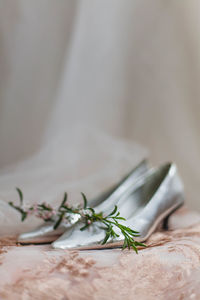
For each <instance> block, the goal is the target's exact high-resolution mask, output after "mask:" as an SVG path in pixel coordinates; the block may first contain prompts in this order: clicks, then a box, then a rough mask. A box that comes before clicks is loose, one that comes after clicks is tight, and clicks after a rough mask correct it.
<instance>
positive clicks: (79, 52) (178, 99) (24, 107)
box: [0, 0, 200, 209]
mask: <svg viewBox="0 0 200 300" xmlns="http://www.w3.org/2000/svg"><path fill="white" fill-rule="evenodd" d="M199 12H200V2H199V1H198V0H190V1H187V0H182V1H178V0H177V1H176V0H173V1H171V0H168V1H166V0H123V1H122V0H84V1H83V0H73V1H71V0H59V1H55V0H42V1H41V0H34V1H33V0H16V1H12V0H6V1H4V0H0V186H1V192H0V196H1V199H3V200H4V199H5V200H7V199H9V196H10V192H9V190H10V189H11V188H12V189H13V187H15V186H16V185H17V184H18V183H19V184H21V186H23V184H24V185H26V186H31V185H33V180H34V178H38V174H40V175H41V174H44V176H43V179H41V177H40V188H39V183H38V186H37V189H38V190H39V192H41V190H42V188H41V182H43V183H44V184H43V188H44V187H46V186H45V184H46V182H47V181H48V176H49V174H50V173H51V172H55V174H59V175H58V176H54V179H52V181H51V187H52V185H53V184H54V182H55V184H57V186H58V187H59V180H58V178H59V176H62V174H60V173H59V172H60V171H59V166H60V165H62V163H63V164H64V166H65V168H66V169H68V170H69V169H70V168H71V170H72V169H73V163H72V162H73V161H74V160H73V159H71V158H70V157H72V156H73V157H74V155H75V152H76V156H77V157H79V154H80V155H83V152H84V153H85V154H84V155H86V156H87V154H88V156H87V159H84V157H85V156H83V157H82V160H81V162H80V161H79V164H78V167H77V168H76V172H74V173H73V179H74V180H78V178H79V177H80V173H81V176H82V177H84V176H86V174H85V173H84V168H83V166H84V163H85V164H86V162H90V164H91V167H92V166H94V165H95V164H96V161H97V160H98V159H99V158H98V157H99V156H98V151H100V150H99V149H101V151H103V152H105V149H107V148H106V147H108V148H109V147H110V146H108V140H109V139H110V141H111V142H110V143H111V144H112V147H111V148H110V150H109V151H110V152H109V157H111V158H112V157H116V159H115V161H116V163H117V159H118V156H117V155H118V154H116V153H117V152H118V151H119V152H120V153H122V152H123V155H124V157H125V156H126V154H127V153H129V154H128V155H129V157H130V156H131V154H130V152H128V151H129V150H127V148H126V147H127V146H123V145H130V144H131V145H132V144H133V145H134V147H136V148H137V149H136V150H134V151H135V152H134V153H137V155H138V153H139V154H140V155H141V157H146V156H147V154H146V153H147V152H148V153H149V154H148V155H149V158H150V161H151V163H152V164H154V165H158V164H160V163H162V162H165V161H169V160H171V161H175V162H176V163H177V165H178V168H179V171H180V174H181V175H182V178H183V180H184V183H185V188H186V194H187V205H188V206H189V207H192V208H194V209H200V205H199V186H200V136H199V131H200V84H199V78H200V18H199ZM77 124H79V127H78V128H79V129H77ZM75 127H76V129H74V128H75ZM88 130H89V131H90V130H92V134H89V138H88V135H87V138H86V139H85V138H84V136H85V134H88ZM82 131H83V132H82ZM104 134H105V135H106V137H105V136H104ZM102 135H103V136H102ZM91 136H92V138H91ZM94 137H95V138H94ZM55 140H56V143H54V141H55ZM77 140H79V142H77ZM80 140H82V141H83V143H82V144H81V142H80ZM101 141H102V142H101ZM135 142H136V143H138V144H140V145H141V148H140V146H137V144H135ZM71 143H72V144H73V143H74V146H73V147H72V146H71V145H72V144H71ZM123 143H124V144H123ZM94 145H95V146H94ZM109 145H110V144H109ZM93 147H94V148H93ZM61 148H62V149H63V150H60V149H61ZM44 149H45V150H44ZM52 149H53V150H52ZM111 150H112V151H111ZM51 152H52V153H53V154H49V153H51ZM61 152H62V154H61ZM95 154H97V157H96V156H95ZM104 154H105V153H104ZM48 155H49V159H48ZM120 155H121V154H120ZM120 155H119V156H120ZM38 157H39V158H38ZM120 157H122V156H120ZM57 159H58V160H60V162H59V164H57V162H56V161H57ZM77 159H78V158H77ZM101 159H103V155H101ZM29 160H30V161H29ZM76 161H77V160H76ZM83 162H84V163H83ZM69 165H70V168H69ZM14 166H15V167H14ZM16 166H17V167H16ZM38 166H39V168H38V170H39V171H36V169H37V167H38ZM44 168H46V170H47V171H46V173H42V172H43V171H44ZM49 168H52V169H49ZM81 168H82V169H81ZM22 170H23V172H22ZM114 170H115V168H113V172H114ZM20 172H22V173H23V176H21V175H20V176H21V177H20V176H19V174H21V173H20ZM37 172H39V173H37ZM29 173H31V175H30V174H29ZM13 174H15V175H13ZM27 174H28V175H27ZM102 174H103V173H102ZM29 175H30V177H28V176H29ZM13 176H14V177H13ZM34 176H35V177H34ZM27 178H29V182H28V179H27ZM44 178H45V179H44ZM52 178H53V177H52ZM60 178H61V177H60ZM65 179H66V180H67V178H65ZM27 182H28V183H27ZM25 183H26V184H25ZM3 189H4V190H3ZM25 189H26V187H25ZM35 189H36V188H35ZM57 190H58V189H57ZM53 191H54V189H53V188H52V190H51V192H52V193H51V195H53ZM55 192H56V191H55ZM47 200H48V199H47Z"/></svg>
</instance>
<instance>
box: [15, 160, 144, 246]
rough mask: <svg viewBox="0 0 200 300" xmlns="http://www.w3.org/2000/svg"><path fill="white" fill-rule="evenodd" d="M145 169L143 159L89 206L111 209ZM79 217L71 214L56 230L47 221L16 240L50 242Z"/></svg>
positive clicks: (101, 209) (51, 223)
mask: <svg viewBox="0 0 200 300" xmlns="http://www.w3.org/2000/svg"><path fill="white" fill-rule="evenodd" d="M147 170H148V167H147V161H146V160H143V161H142V162H140V163H139V164H138V166H136V167H135V168H134V169H133V170H132V171H131V172H130V173H129V174H128V175H126V177H124V178H123V179H122V180H121V181H120V182H118V183H117V184H116V185H115V186H114V187H112V188H110V189H109V190H108V191H106V192H104V193H103V194H101V195H100V196H98V197H97V198H95V199H92V200H90V201H89V203H90V206H91V207H94V208H95V211H104V212H106V211H109V209H112V207H113V206H114V205H115V204H116V203H118V201H119V199H120V198H121V197H122V196H123V194H124V193H125V192H126V191H127V190H129V189H130V188H132V187H133V186H136V185H135V184H136V183H137V181H138V179H139V178H141V177H142V176H144V174H145V173H146V172H147ZM79 219H80V217H79V216H77V215H76V216H73V217H72V221H71V223H70V224H69V223H68V224H67V223H64V222H62V223H61V224H60V226H59V227H58V228H57V229H56V230H54V228H53V226H54V222H47V223H45V224H43V225H42V226H39V227H38V228H36V229H35V230H34V231H30V232H27V233H22V234H21V235H19V237H18V242H19V243H22V244H29V243H32V244H38V243H49V242H52V241H54V240H56V239H57V238H58V237H59V236H60V235H62V234H63V233H64V232H65V231H66V230H68V229H70V228H71V227H72V226H73V225H74V224H75V223H77V221H78V220H79Z"/></svg>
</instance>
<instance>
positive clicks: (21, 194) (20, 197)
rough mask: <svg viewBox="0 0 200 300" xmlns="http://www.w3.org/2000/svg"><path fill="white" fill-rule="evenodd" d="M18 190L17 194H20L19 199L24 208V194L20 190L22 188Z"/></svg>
mask: <svg viewBox="0 0 200 300" xmlns="http://www.w3.org/2000/svg"><path fill="white" fill-rule="evenodd" d="M16 190H17V192H18V194H19V199H20V205H21V206H22V204H23V193H22V191H21V190H20V188H18V187H17V188H16Z"/></svg>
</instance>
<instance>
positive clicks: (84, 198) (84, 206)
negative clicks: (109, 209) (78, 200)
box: [81, 193, 87, 209]
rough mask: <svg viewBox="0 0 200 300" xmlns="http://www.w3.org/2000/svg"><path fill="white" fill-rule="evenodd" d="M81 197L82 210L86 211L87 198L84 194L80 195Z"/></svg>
mask: <svg viewBox="0 0 200 300" xmlns="http://www.w3.org/2000/svg"><path fill="white" fill-rule="evenodd" d="M81 195H82V197H83V202H84V205H83V208H84V209H86V208H87V198H86V196H85V194H84V193H81Z"/></svg>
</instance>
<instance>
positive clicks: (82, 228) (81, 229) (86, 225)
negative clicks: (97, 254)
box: [80, 224, 89, 231]
mask: <svg viewBox="0 0 200 300" xmlns="http://www.w3.org/2000/svg"><path fill="white" fill-rule="evenodd" d="M88 227H89V225H88V224H85V225H84V226H83V227H81V228H80V231H83V230H85V229H86V228H88Z"/></svg>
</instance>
